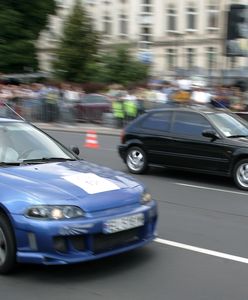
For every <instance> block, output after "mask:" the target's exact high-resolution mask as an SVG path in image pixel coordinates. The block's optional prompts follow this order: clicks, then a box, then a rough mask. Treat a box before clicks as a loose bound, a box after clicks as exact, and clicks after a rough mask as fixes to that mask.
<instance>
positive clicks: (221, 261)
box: [0, 131, 248, 300]
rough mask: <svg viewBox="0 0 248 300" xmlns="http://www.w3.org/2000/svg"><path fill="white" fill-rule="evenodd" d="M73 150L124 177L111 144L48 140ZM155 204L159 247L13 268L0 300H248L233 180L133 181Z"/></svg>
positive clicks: (242, 197)
mask: <svg viewBox="0 0 248 300" xmlns="http://www.w3.org/2000/svg"><path fill="white" fill-rule="evenodd" d="M49 133H50V134H51V135H52V136H54V137H55V138H57V139H58V140H60V141H62V142H63V143H64V144H66V145H68V146H70V145H78V146H79V147H80V151H81V154H80V155H81V157H82V158H84V159H86V160H89V161H93V162H96V163H99V164H101V165H105V166H109V167H111V168H113V169H117V170H122V171H124V172H126V171H127V170H126V167H125V165H124V164H123V163H122V161H121V160H120V158H119V157H118V154H117V151H116V145H117V144H118V142H119V139H118V137H115V136H106V135H104V136H100V135H99V136H98V141H99V144H100V148H99V149H98V150H95V149H88V148H85V147H84V144H85V134H79V133H63V132H52V131H50V132H49ZM136 177H137V178H138V179H140V180H142V181H143V182H145V183H146V185H147V187H148V188H149V190H150V192H151V193H152V195H153V197H154V198H155V199H156V200H157V201H158V204H159V224H158V239H157V240H156V241H155V242H153V243H152V244H150V245H149V246H147V247H145V248H143V249H139V250H135V251H133V252H130V253H127V254H124V255H120V256H116V257H112V258H107V259H104V260H99V261H95V262H88V263H84V264H78V265H71V266H63V267H43V266H32V265H25V266H20V267H19V270H18V272H17V273H16V274H14V275H12V276H11V277H0V295H1V296H0V299H1V300H2V299H4V300H5V299H6V300H7V299H8V300H9V299H10V300H12V299H13V300H14V299H37V300H39V299H60V300H64V299H65V300H68V299H72V300H74V299H75V300H76V299H89V300H91V299H92V300H95V299H106V300H112V299H113V300H119V299H120V300H122V299H123V300H124V299H125V300H127V299H128V300H139V299H142V300H150V299H156V300H157V299H158V300H160V299H161V300H162V299H166V300H167V299H168V300H171V299H173V300H174V299H175V300H181V299H184V300H186V299H190V300H198V299H209V300H215V299H216V300H220V299H223V300H228V299H230V300H234V299H235V300H241V299H244V300H247V298H248V296H247V295H248V285H247V278H248V265H247V263H248V234H247V228H248V218H247V216H248V197H247V196H248V193H245V192H242V191H239V190H237V189H236V187H235V186H234V184H233V182H232V180H229V179H226V178H220V177H215V176H205V175H199V174H197V175H195V174H190V173H186V172H184V173H182V172H178V171H177V172H175V171H168V170H164V169H155V168H154V169H151V170H150V172H149V173H148V174H146V175H142V176H136Z"/></svg>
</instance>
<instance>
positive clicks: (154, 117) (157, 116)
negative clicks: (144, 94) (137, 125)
mask: <svg viewBox="0 0 248 300" xmlns="http://www.w3.org/2000/svg"><path fill="white" fill-rule="evenodd" d="M171 116H172V112H170V111H166V112H157V113H152V114H150V115H148V117H147V118H145V119H144V120H143V122H142V123H141V127H142V128H146V129H151V130H162V131H169V130H170V124H171Z"/></svg>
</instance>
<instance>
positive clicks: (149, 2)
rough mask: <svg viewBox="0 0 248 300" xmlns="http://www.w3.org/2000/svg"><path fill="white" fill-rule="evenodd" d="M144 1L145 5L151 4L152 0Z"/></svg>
mask: <svg viewBox="0 0 248 300" xmlns="http://www.w3.org/2000/svg"><path fill="white" fill-rule="evenodd" d="M142 3H143V4H145V5H151V4H152V0H143V1H142Z"/></svg>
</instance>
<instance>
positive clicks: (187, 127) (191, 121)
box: [172, 112, 212, 138]
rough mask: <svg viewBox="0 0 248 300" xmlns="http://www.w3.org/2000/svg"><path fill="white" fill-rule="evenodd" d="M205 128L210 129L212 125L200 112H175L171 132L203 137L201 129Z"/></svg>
mask: <svg viewBox="0 0 248 300" xmlns="http://www.w3.org/2000/svg"><path fill="white" fill-rule="evenodd" d="M205 129H212V126H211V124H210V123H209V122H208V120H207V119H205V118H204V117H203V116H201V115H200V114H197V113H191V112H176V113H175V118H174V123H173V127H172V132H173V133H176V134H181V135H187V136H194V137H198V138H199V137H201V138H203V136H202V131H203V130H205Z"/></svg>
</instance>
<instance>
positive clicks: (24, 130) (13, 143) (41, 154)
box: [0, 122, 75, 165]
mask: <svg viewBox="0 0 248 300" xmlns="http://www.w3.org/2000/svg"><path fill="white" fill-rule="evenodd" d="M56 159H58V160H72V159H75V157H74V156H73V155H72V154H71V153H70V152H69V151H68V150H66V149H65V148H64V147H63V146H61V145H60V144H59V143H57V142H56V141H54V140H53V139H52V138H50V137H49V136H47V135H46V134H44V133H43V132H42V131H40V130H38V129H36V128H35V127H33V126H32V125H30V124H27V123H22V122H0V164H1V165H5V164H21V163H23V162H25V161H26V162H28V161H32V162H35V161H38V160H40V161H43V162H46V161H48V160H56Z"/></svg>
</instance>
